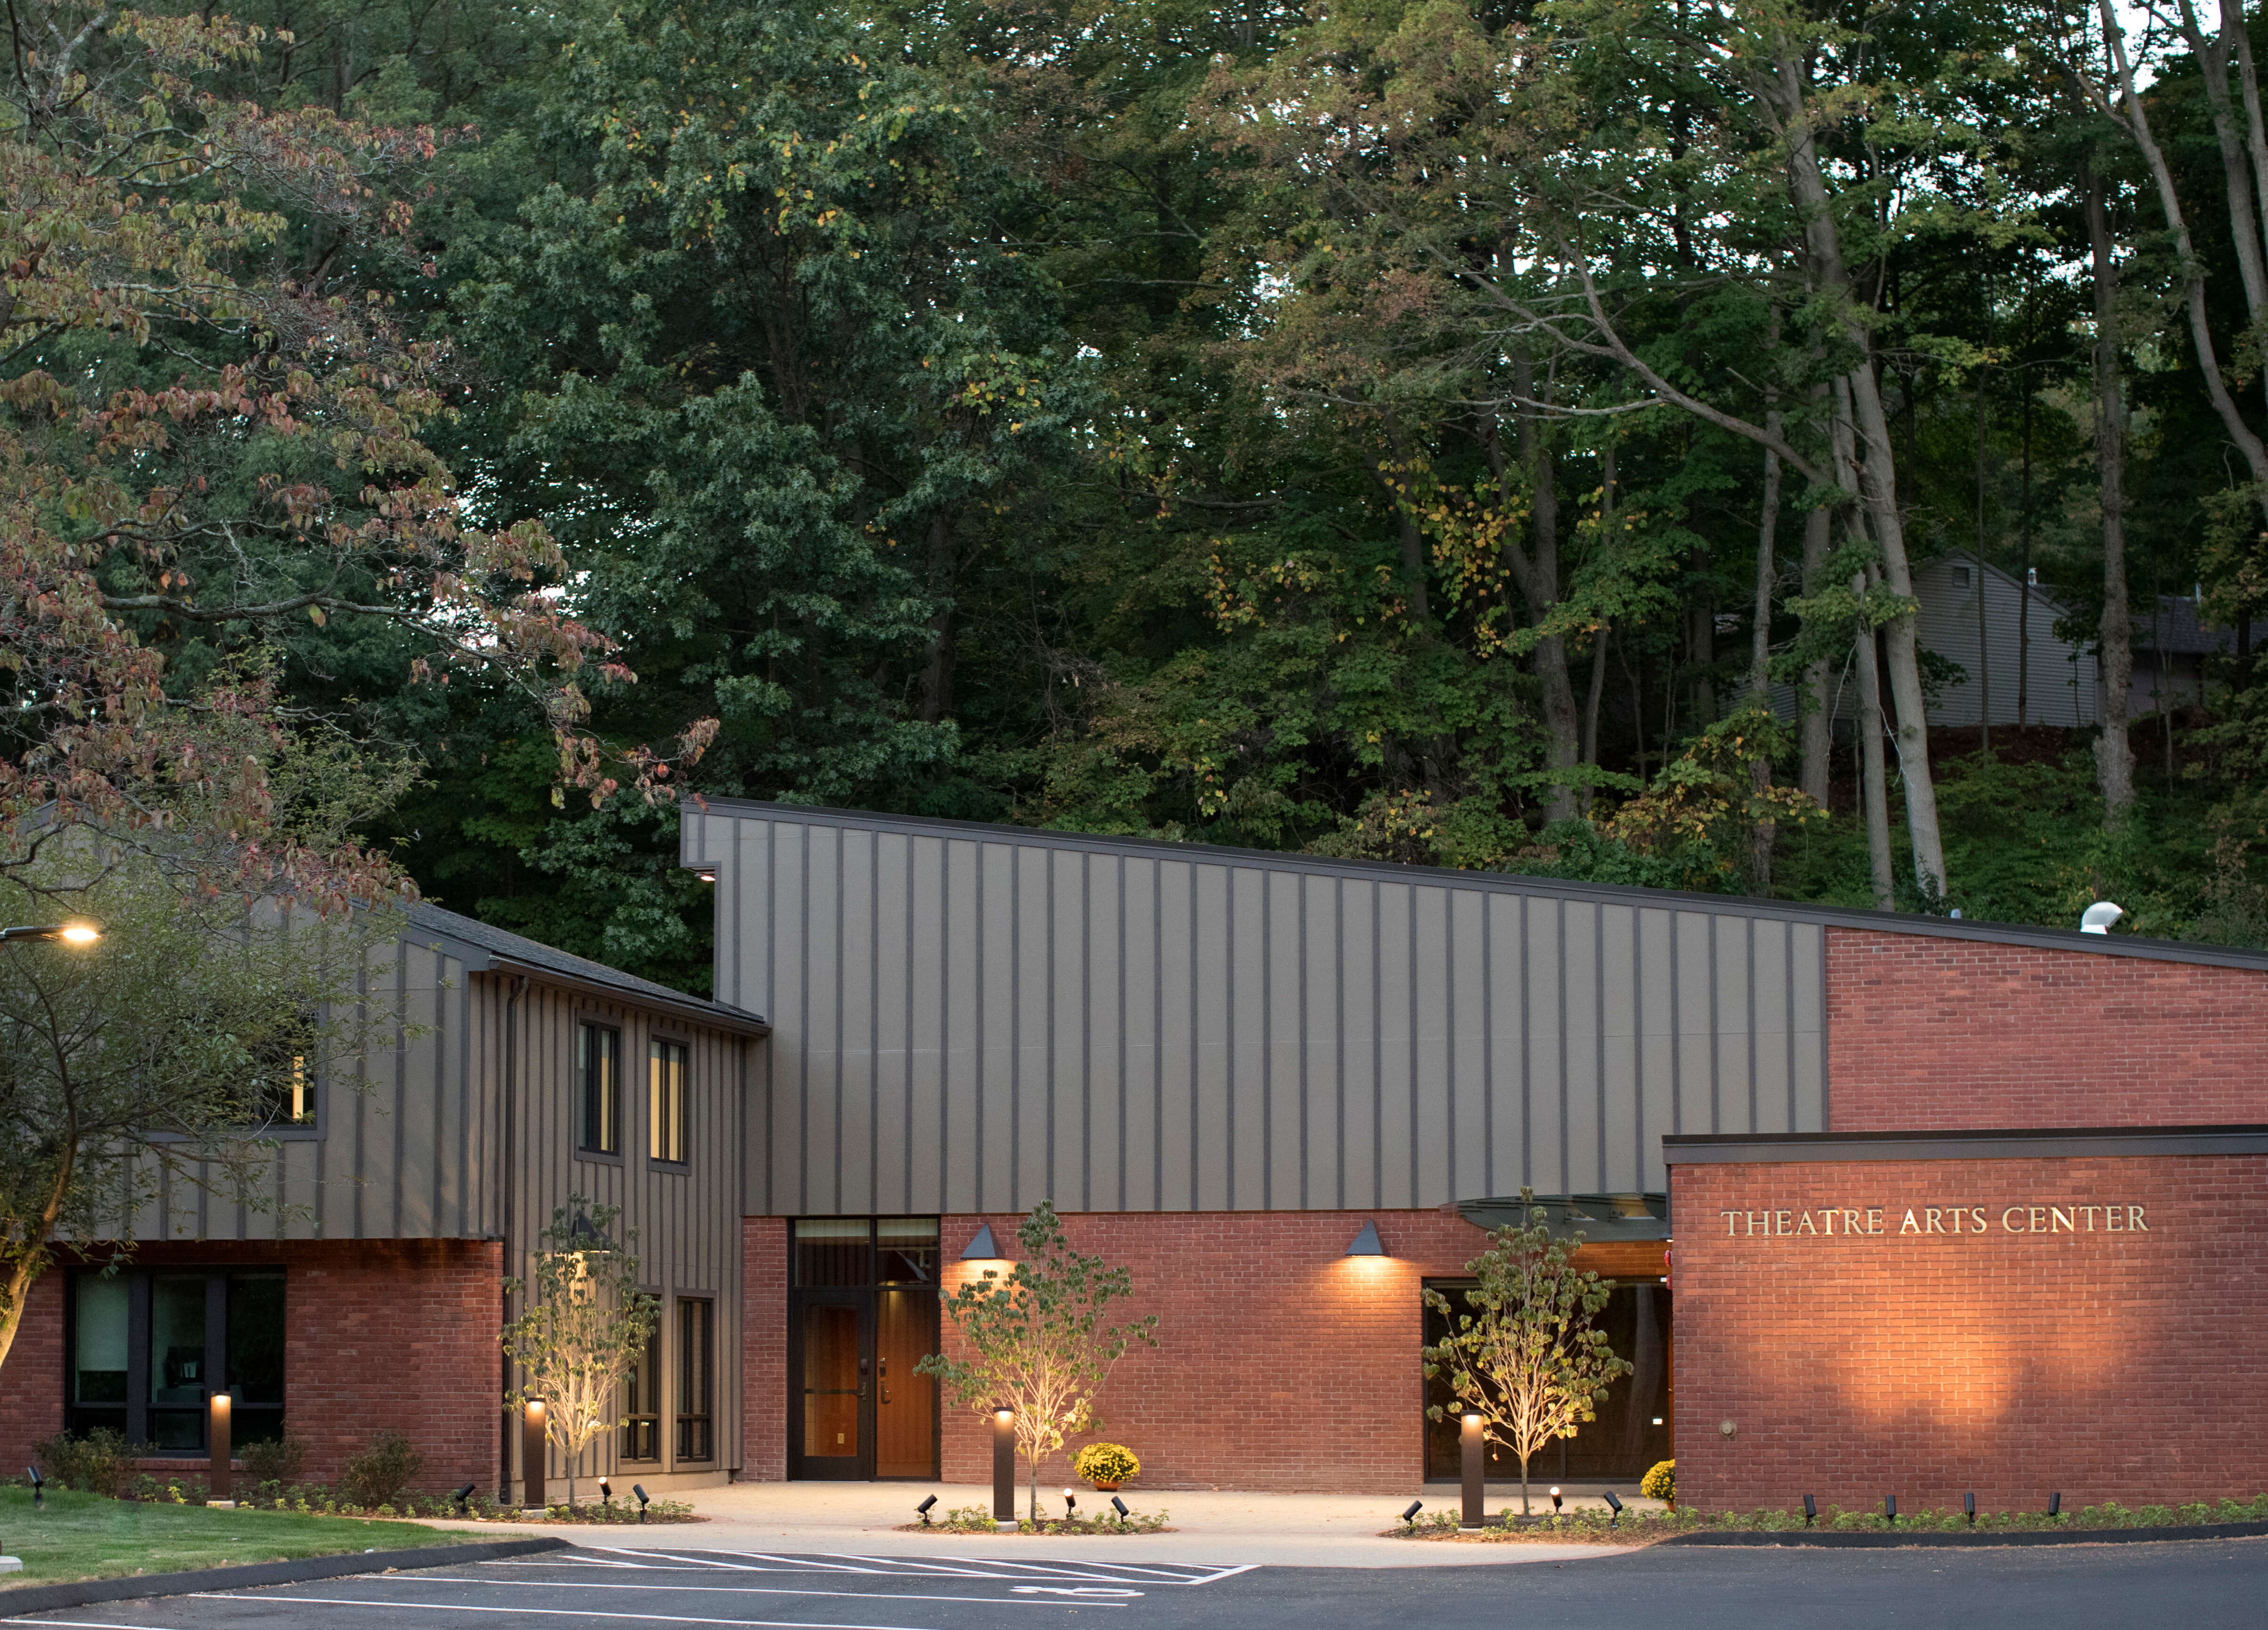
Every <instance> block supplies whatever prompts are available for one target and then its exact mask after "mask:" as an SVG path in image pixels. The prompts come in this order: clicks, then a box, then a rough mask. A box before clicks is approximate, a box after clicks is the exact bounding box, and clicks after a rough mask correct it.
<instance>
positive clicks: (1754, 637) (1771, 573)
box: [1748, 321, 1780, 894]
mask: <svg viewBox="0 0 2268 1630" xmlns="http://www.w3.org/2000/svg"><path fill="white" fill-rule="evenodd" d="M1773 326H1774V327H1775V328H1777V327H1778V323H1777V321H1775V323H1774V325H1773ZM1764 423H1765V424H1766V425H1767V426H1768V427H1769V428H1770V429H1771V432H1772V434H1773V435H1775V436H1777V435H1778V434H1779V429H1780V415H1779V410H1778V408H1773V409H1771V411H1770V412H1769V413H1767V414H1765V415H1764ZM1778 530H1779V455H1778V453H1776V452H1772V451H1771V449H1770V448H1766V449H1765V450H1764V515H1763V517H1762V518H1760V519H1759V520H1758V521H1757V523H1756V606H1755V607H1754V609H1753V612H1752V615H1753V617H1754V623H1753V626H1751V627H1750V628H1749V699H1748V705H1749V707H1751V708H1762V709H1766V710H1767V711H1769V710H1770V709H1771V605H1772V585H1773V584H1774V583H1775V582H1777V581H1778V576H1779V568H1778V561H1777V559H1776V558H1775V554H1774V551H1773V547H1772V545H1773V540H1774V537H1775V535H1776V534H1777V532H1778ZM1770 787H1771V759H1770V758H1769V757H1768V756H1767V755H1765V754H1764V753H1758V754H1757V755H1756V758H1755V760H1753V761H1751V762H1750V764H1749V791H1750V792H1752V793H1759V794H1760V793H1763V792H1764V791H1765V790H1766V789H1769V788H1770ZM1778 836H1779V826H1778V823H1776V822H1773V821H1769V820H1760V821H1758V822H1756V825H1755V826H1751V827H1749V893H1751V894H1769V893H1770V892H1771V869H1772V865H1771V863H1772V845H1773V843H1774V842H1775V841H1777V840H1778Z"/></svg>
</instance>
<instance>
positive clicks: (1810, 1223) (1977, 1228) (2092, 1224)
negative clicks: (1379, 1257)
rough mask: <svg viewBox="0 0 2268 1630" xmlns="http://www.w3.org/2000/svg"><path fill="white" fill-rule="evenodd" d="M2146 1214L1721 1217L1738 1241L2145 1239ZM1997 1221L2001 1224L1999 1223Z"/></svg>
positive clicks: (2057, 1209) (2033, 1211) (2054, 1210)
mask: <svg viewBox="0 0 2268 1630" xmlns="http://www.w3.org/2000/svg"><path fill="white" fill-rule="evenodd" d="M1717 1215H1719V1216H1720V1217H1722V1218H1724V1219H1725V1232H1726V1233H1727V1235H1728V1236H1731V1237H1735V1238H1745V1237H1748V1236H1750V1235H1768V1236H1771V1237H1782V1236H1793V1235H1801V1234H1812V1235H1825V1234H1839V1235H1853V1234H1885V1235H1887V1234H1991V1233H2009V1234H2147V1233H2148V1232H2149V1231H2150V1223H2149V1219H2148V1217H2147V1208H2145V1207H2142V1206H2132V1205H2103V1204H2099V1203H2089V1204H2086V1205H2073V1206H1999V1207H1995V1206H1909V1207H1907V1208H1906V1212H1905V1216H1904V1220H1903V1221H1900V1222H1895V1223H1894V1222H1892V1221H1890V1219H1891V1218H1894V1217H1896V1216H1897V1215H1898V1208H1896V1206H1865V1207H1859V1208H1852V1207H1849V1206H1837V1207H1830V1208H1827V1209H1826V1210H1823V1211H1797V1210H1793V1209H1775V1210H1768V1211H1719V1213H1718V1214H1717ZM1996 1217H1997V1223H1996V1221H1995V1218H1996Z"/></svg>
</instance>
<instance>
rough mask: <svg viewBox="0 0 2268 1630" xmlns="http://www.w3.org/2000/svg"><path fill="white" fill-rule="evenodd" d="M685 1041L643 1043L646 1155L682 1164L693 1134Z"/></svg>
mask: <svg viewBox="0 0 2268 1630" xmlns="http://www.w3.org/2000/svg"><path fill="white" fill-rule="evenodd" d="M685 1076H686V1068H685V1044H684V1043H683V1042H681V1041H651V1042H648V1043H647V1044H646V1087H645V1119H646V1146H645V1152H646V1158H647V1159H649V1160H667V1161H674V1162H678V1163H680V1164H681V1163H682V1162H683V1161H684V1160H685V1159H686V1150H687V1149H689V1148H690V1147H691V1144H692V1136H691V1131H690V1128H689V1125H688V1119H687V1109H686V1101H685V1099H686V1093H685Z"/></svg>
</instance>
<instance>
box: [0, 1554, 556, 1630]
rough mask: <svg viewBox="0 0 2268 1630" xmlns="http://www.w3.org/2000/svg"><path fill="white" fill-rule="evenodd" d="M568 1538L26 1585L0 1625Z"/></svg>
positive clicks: (447, 1561) (0, 1603) (469, 1558)
mask: <svg viewBox="0 0 2268 1630" xmlns="http://www.w3.org/2000/svg"><path fill="white" fill-rule="evenodd" d="M569 1548H570V1545H569V1542H568V1541H567V1540H564V1539H554V1538H539V1539H495V1540H488V1541H484V1542H482V1543H480V1544H476V1545H459V1546H412V1547H410V1548H409V1550H406V1551H342V1552H340V1553H337V1554H335V1555H332V1556H307V1557H301V1558H299V1559H298V1560H296V1561H291V1562H248V1563H246V1564H244V1565H243V1566H241V1567H238V1568H191V1569H188V1571H187V1572H184V1573H178V1574H136V1575H134V1576H133V1577H131V1578H126V1579H80V1580H75V1581H73V1582H70V1583H68V1584H53V1585H26V1586H23V1587H21V1588H20V1589H18V1590H0V1621H8V1620H13V1619H20V1618H21V1617H22V1616H23V1615H24V1614H26V1613H46V1612H54V1611H55V1609H57V1608H59V1607H85V1606H88V1605H90V1604H93V1603H96V1602H129V1601H133V1600H135V1599H136V1598H137V1597H151V1596H184V1595H187V1594H188V1592H190V1591H192V1590H248V1589H254V1588H256V1587H258V1586H261V1585H296V1584H304V1583H306V1582H308V1581H310V1580H314V1579H343V1578H345V1577H346V1576H347V1575H350V1574H379V1573H386V1572H387V1571H389V1570H391V1569H394V1568H458V1567H462V1566H463V1565H464V1564H465V1563H468V1562H490V1561H494V1560H496V1559H497V1558H498V1557H506V1556H527V1555H528V1554H530V1553H534V1552H538V1551H564V1550H567V1549H569Z"/></svg>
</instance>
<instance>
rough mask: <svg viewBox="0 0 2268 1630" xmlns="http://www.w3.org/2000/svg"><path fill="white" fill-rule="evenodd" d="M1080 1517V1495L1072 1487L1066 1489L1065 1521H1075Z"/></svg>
mask: <svg viewBox="0 0 2268 1630" xmlns="http://www.w3.org/2000/svg"><path fill="white" fill-rule="evenodd" d="M1078 1517H1079V1496H1078V1495H1077V1494H1073V1493H1072V1492H1071V1490H1070V1489H1068V1488H1066V1489H1064V1522H1066V1523H1070V1522H1075V1521H1077V1520H1078Z"/></svg>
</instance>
